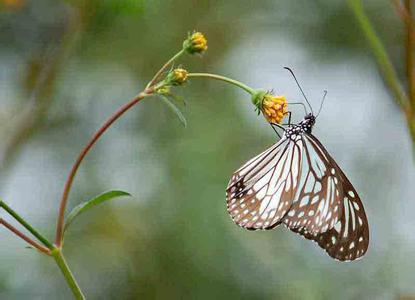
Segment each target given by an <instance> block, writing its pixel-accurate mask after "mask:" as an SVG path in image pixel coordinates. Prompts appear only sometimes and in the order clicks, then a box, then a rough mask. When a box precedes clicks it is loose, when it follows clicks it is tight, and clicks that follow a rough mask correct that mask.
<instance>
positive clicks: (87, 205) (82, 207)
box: [64, 191, 131, 230]
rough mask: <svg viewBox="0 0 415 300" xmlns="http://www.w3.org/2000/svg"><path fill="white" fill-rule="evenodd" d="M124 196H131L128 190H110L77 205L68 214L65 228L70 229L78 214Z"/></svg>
mask: <svg viewBox="0 0 415 300" xmlns="http://www.w3.org/2000/svg"><path fill="white" fill-rule="evenodd" d="M123 196H131V195H130V194H129V193H127V192H123V191H108V192H105V193H102V194H100V195H98V196H96V197H94V198H92V199H90V200H88V201H86V202H83V203H81V204H79V205H77V206H76V207H75V208H74V209H72V211H71V213H70V214H69V215H68V217H67V219H66V223H65V228H64V230H66V229H68V227H69V225H70V224H71V223H72V222H73V221H74V220H75V218H76V217H77V216H79V215H80V214H82V213H84V212H85V211H87V210H89V209H91V208H93V207H94V206H97V205H99V204H101V203H103V202H105V201H108V200H111V199H114V198H116V197H123Z"/></svg>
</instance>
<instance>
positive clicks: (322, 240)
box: [284, 134, 369, 261]
mask: <svg viewBox="0 0 415 300" xmlns="http://www.w3.org/2000/svg"><path fill="white" fill-rule="evenodd" d="M304 139H305V140H306V142H305V144H306V145H307V147H305V148H306V149H307V150H306V151H308V152H309V153H310V152H312V151H315V152H316V153H317V154H318V156H319V157H320V159H321V160H322V161H324V160H325V159H327V162H328V164H327V172H325V173H324V174H325V175H323V176H322V178H325V177H327V178H332V179H330V180H332V181H333V182H335V183H336V184H335V185H334V187H335V188H334V190H335V192H334V196H330V195H333V192H332V193H331V194H330V193H329V192H327V193H325V194H323V196H322V197H323V198H321V200H320V201H323V202H325V203H328V208H327V212H326V213H325V214H321V216H323V217H324V216H325V219H326V225H323V227H322V224H323V223H321V219H320V220H319V219H318V217H317V216H318V214H315V216H316V217H315V218H314V219H313V221H311V222H310V223H309V222H308V221H307V222H306V224H304V225H302V222H303V221H300V224H297V223H293V220H290V219H289V218H290V217H289V215H290V212H288V214H287V216H286V218H285V219H284V223H285V224H286V225H287V227H288V228H290V229H291V230H292V231H294V232H297V233H299V234H301V235H303V236H304V237H306V238H307V239H310V240H314V241H316V242H317V243H318V244H319V246H320V247H322V248H323V249H325V250H326V252H327V253H328V254H329V255H330V256H331V257H333V258H335V259H338V260H341V261H347V260H354V259H356V258H359V257H361V256H363V255H364V254H365V253H366V251H367V248H368V245H369V226H368V222H367V217H366V214H365V211H364V208H363V204H362V202H361V200H360V198H359V196H358V194H357V192H356V190H355V189H354V187H353V186H352V184H351V183H350V181H349V180H348V179H347V177H346V175H345V174H344V173H343V171H342V170H341V169H340V167H339V166H338V165H337V164H336V162H335V161H334V160H333V158H331V156H330V155H329V153H328V152H327V150H326V149H325V148H324V147H323V145H322V144H321V143H320V142H319V141H318V140H317V138H315V137H314V136H312V135H311V134H310V135H309V134H305V135H304ZM312 165H313V164H310V166H311V168H312ZM326 182H329V181H328V180H326ZM324 188H325V187H324V185H323V188H322V189H323V190H324ZM327 189H328V190H329V187H327ZM337 191H338V193H337ZM327 196H330V199H334V200H333V201H331V200H330V201H329V200H327V199H328V198H325V197H327ZM300 197H301V196H300ZM333 197H334V198H333ZM309 205H310V206H309V207H308V206H307V205H306V206H305V207H304V209H305V211H311V210H315V204H314V205H313V204H311V203H310V204H309ZM292 209H295V206H293V207H292ZM333 216H335V217H333ZM313 222H314V223H317V225H319V226H318V227H313V228H312V227H310V226H309V225H308V226H307V224H312V223H313ZM290 224H291V225H290Z"/></svg>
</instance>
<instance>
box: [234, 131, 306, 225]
mask: <svg viewBox="0 0 415 300" xmlns="http://www.w3.org/2000/svg"><path fill="white" fill-rule="evenodd" d="M301 152H302V141H301V140H299V141H297V142H294V141H291V140H287V139H283V140H281V141H280V142H279V143H277V144H275V145H274V146H272V147H271V148H270V149H268V150H266V151H264V152H263V153H261V154H260V155H258V156H257V157H255V158H253V159H251V160H250V161H248V162H247V163H246V164H245V165H243V166H242V167H241V168H240V169H239V170H237V171H236V172H235V173H234V174H233V175H232V177H231V180H230V182H229V184H228V188H227V190H226V200H227V208H228V212H229V214H230V215H231V217H232V219H233V220H234V222H235V223H236V224H238V225H239V226H241V227H244V228H247V229H253V230H255V229H268V228H272V227H275V226H276V225H278V224H279V222H280V220H281V219H282V217H283V216H284V215H285V213H286V212H287V211H288V209H289V208H290V207H291V205H292V199H293V198H294V196H295V193H296V190H297V187H298V183H299V179H300V173H301V158H302V155H301Z"/></svg>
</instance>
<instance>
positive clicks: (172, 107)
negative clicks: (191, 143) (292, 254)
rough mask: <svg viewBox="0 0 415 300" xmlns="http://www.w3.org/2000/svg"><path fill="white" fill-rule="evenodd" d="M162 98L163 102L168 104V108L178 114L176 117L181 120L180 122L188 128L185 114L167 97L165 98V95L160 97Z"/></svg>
mask: <svg viewBox="0 0 415 300" xmlns="http://www.w3.org/2000/svg"><path fill="white" fill-rule="evenodd" d="M160 96H161V100H163V102H164V103H165V104H167V106H168V107H169V108H170V109H171V110H172V111H173V112H174V113H175V114H176V116H177V117H178V118H179V120H180V122H181V123H182V124H183V126H184V127H185V128H186V127H187V121H186V118H185V117H184V115H183V113H182V112H181V111H180V109H179V108H178V107H177V106H176V105H175V104H174V103H173V102H171V101H170V99H169V98H167V97H166V96H163V95H160Z"/></svg>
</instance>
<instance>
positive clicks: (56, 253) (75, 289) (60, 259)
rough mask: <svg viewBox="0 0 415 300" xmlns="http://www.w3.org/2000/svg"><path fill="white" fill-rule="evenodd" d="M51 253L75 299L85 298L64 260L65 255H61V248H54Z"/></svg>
mask: <svg viewBox="0 0 415 300" xmlns="http://www.w3.org/2000/svg"><path fill="white" fill-rule="evenodd" d="M51 255H52V256H53V258H54V259H55V261H56V264H57V265H58V267H59V269H60V270H61V271H62V274H63V276H64V277H65V280H66V282H67V283H68V285H69V287H70V288H71V290H72V293H73V295H74V296H75V298H76V299H85V296H84V294H83V293H82V291H81V288H80V287H79V285H78V283H77V282H76V280H75V277H74V276H73V274H72V272H71V270H70V269H69V266H68V264H67V262H66V260H65V257H64V256H63V253H62V249H60V248H54V249H53V250H52V252H51Z"/></svg>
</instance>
